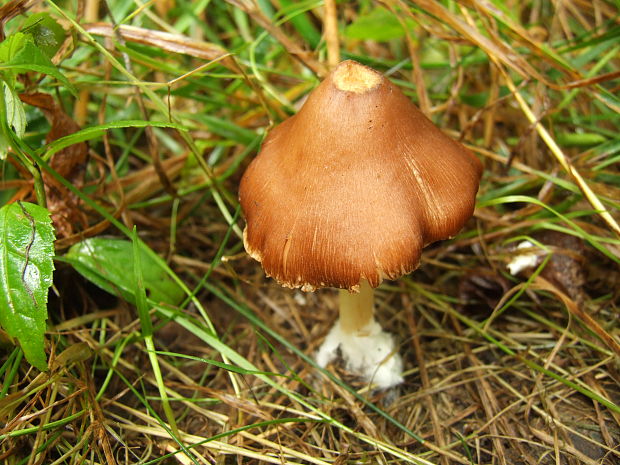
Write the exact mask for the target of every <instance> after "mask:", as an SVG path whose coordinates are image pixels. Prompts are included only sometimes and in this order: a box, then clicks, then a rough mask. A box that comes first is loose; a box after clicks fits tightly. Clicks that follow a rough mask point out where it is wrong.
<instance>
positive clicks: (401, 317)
mask: <svg viewBox="0 0 620 465" xmlns="http://www.w3.org/2000/svg"><path fill="white" fill-rule="evenodd" d="M13 6H14V7H15V9H14V10H8V9H4V10H1V11H2V12H3V14H6V15H7V16H6V18H4V19H3V25H4V32H5V34H6V35H10V34H11V33H12V32H14V31H16V30H18V29H19V28H20V25H21V24H22V22H23V18H24V17H27V16H29V15H31V14H33V13H36V12H47V13H49V14H50V15H51V16H52V17H53V18H55V19H56V20H57V21H58V22H59V23H60V24H61V25H62V26H63V27H64V28H65V30H66V31H67V32H68V34H67V38H66V40H65V42H64V44H63V47H62V48H61V49H60V51H59V52H58V53H57V54H56V55H55V57H54V62H55V63H56V64H57V65H58V68H59V70H60V71H62V73H63V74H64V76H65V77H66V79H67V80H68V82H70V84H71V85H72V86H74V87H75V89H76V91H77V93H72V92H71V90H70V89H69V88H67V86H66V85H64V84H63V83H62V82H59V81H58V80H56V79H53V78H51V77H42V76H41V75H39V74H37V73H36V72H34V71H33V72H31V73H29V74H28V75H26V77H24V79H23V80H21V81H20V82H19V83H18V85H19V86H21V87H20V90H23V91H30V90H34V89H36V90H38V91H40V92H46V93H48V94H51V95H53V96H54V98H55V99H56V101H57V102H58V103H59V104H60V105H61V106H62V108H63V109H64V111H65V112H66V113H67V114H69V115H71V117H72V118H73V119H74V120H75V121H76V122H78V123H79V124H80V126H81V127H82V128H83V131H82V132H79V133H78V135H73V136H69V137H70V138H69V139H68V140H69V142H77V141H78V140H87V141H88V143H89V158H88V161H87V162H86V163H85V164H84V166H83V170H84V173H85V177H84V184H83V186H79V185H76V184H75V183H72V182H71V180H67V179H63V178H62V176H58V175H57V173H56V174H54V173H53V172H52V171H53V170H54V168H53V163H52V162H51V160H54V155H51V154H52V152H54V151H56V150H59V149H60V148H61V145H62V143H63V142H62V141H51V142H49V143H48V144H47V145H46V142H45V137H46V134H47V132H49V128H50V125H49V123H48V122H46V120H45V119H44V118H43V115H42V113H41V112H40V110H38V109H36V108H34V107H27V115H26V116H27V119H28V127H27V132H26V133H25V134H24V136H23V143H24V147H25V148H28V147H29V148H31V149H32V153H31V154H30V158H28V160H29V162H30V163H32V164H33V166H38V168H39V169H40V170H41V171H43V173H45V175H44V177H45V176H49V177H50V178H52V177H53V178H54V179H56V180H57V181H58V183H61V184H62V185H63V186H64V188H66V189H67V191H68V192H71V193H72V195H74V196H75V198H76V199H79V200H78V201H76V202H77V203H76V205H78V207H77V208H79V211H80V214H81V215H83V216H84V218H85V224H83V225H79V227H78V228H77V229H76V231H75V232H74V233H73V234H68V235H65V236H61V237H59V238H58V240H57V242H56V251H57V261H56V271H55V288H54V292H53V293H52V295H51V296H50V305H49V313H50V319H49V331H48V335H47V336H48V337H47V347H46V351H47V354H48V356H49V367H50V368H49V370H48V371H47V372H39V371H38V370H36V369H34V368H31V367H30V366H29V364H28V363H26V362H25V361H24V359H23V356H22V353H21V350H20V349H19V348H16V347H15V346H14V343H13V341H11V340H10V339H9V338H8V337H6V336H5V334H4V333H0V340H1V341H2V348H3V351H2V353H1V360H0V361H1V363H2V364H1V365H0V379H2V383H1V389H0V418H1V424H2V429H0V458H1V460H2V463H7V464H11V465H14V464H15V465H17V464H36V463H51V464H64V463H67V464H68V463H110V464H114V463H142V464H151V463H152V464H155V463H176V462H180V463H183V464H185V463H195V464H202V463H229V462H230V463H233V462H236V463H314V464H327V463H330V464H331V463H418V464H435V463H439V464H453V463H461V464H472V463H475V464H486V463H499V464H519V463H524V464H547V463H548V464H552V463H575V464H576V463H583V464H594V463H600V464H605V463H607V464H613V463H617V462H618V461H620V453H619V452H618V446H619V444H620V407H619V406H618V405H620V388H619V386H620V373H619V371H618V370H619V368H620V367H619V365H618V356H619V355H620V353H619V352H618V347H619V346H618V344H619V343H618V338H619V337H620V326H619V324H618V321H619V319H618V297H619V295H618V286H617V283H618V282H619V279H620V274H619V272H618V261H619V258H618V257H619V256H620V254H619V250H620V240H619V235H618V233H619V229H618V218H619V215H618V207H619V200H618V199H619V198H620V195H619V194H620V190H619V188H618V185H619V181H620V173H619V172H618V163H617V162H618V154H619V148H620V141H619V139H618V134H617V130H616V128H617V126H618V123H619V119H620V116H619V115H620V112H619V111H618V109H619V108H620V101H619V100H618V98H617V96H616V95H617V90H618V81H617V79H618V75H619V74H618V73H619V71H618V59H617V56H618V43H617V40H616V39H617V31H618V13H617V9H616V8H615V7H614V5H613V4H612V3H611V2H606V1H596V2H592V3H589V4H587V5H586V4H584V3H581V2H578V1H568V2H563V3H561V4H557V5H556V4H550V3H545V2H535V1H529V2H514V3H513V4H508V5H507V4H506V3H505V2H501V1H492V2H482V1H478V0H473V1H471V2H466V3H457V2H452V1H446V2H431V1H427V0H417V1H415V2H406V1H400V0H395V1H389V2H384V3H375V2H370V1H363V2H358V3H342V2H341V3H338V4H336V5H335V7H336V8H335V10H334V9H333V6H334V5H333V2H326V5H325V6H326V8H323V4H322V3H321V2H316V1H307V2H290V1H283V0H281V1H280V2H268V1H263V0H258V1H256V2H254V1H243V2H237V1H230V2H222V1H214V2H187V1H180V0H177V1H162V2H153V3H145V4H142V3H141V2H138V3H132V2H126V1H116V0H115V1H108V2H102V3H99V2H97V1H94V0H86V1H85V2H82V3H80V8H78V9H74V8H73V6H72V5H71V4H67V5H64V4H62V5H61V4H60V3H59V4H57V3H55V2H52V1H47V2H44V3H39V4H37V5H32V4H31V3H29V2H17V4H15V5H13ZM9 13H10V14H9ZM334 14H335V15H336V16H333V15H334ZM5 19H6V20H5ZM326 23H327V24H331V25H335V26H336V27H335V28H334V27H333V26H330V27H328V28H327V32H326V34H325V35H324V36H322V33H323V30H324V28H325V24H326ZM326 39H327V40H326ZM334 44H336V45H334ZM337 54H340V56H341V57H342V58H353V59H356V60H359V61H361V62H363V63H365V64H368V65H370V66H373V67H375V68H377V69H379V70H380V71H382V72H384V73H385V74H386V75H387V76H389V77H390V78H391V79H392V80H393V81H394V82H396V83H397V84H398V85H399V86H401V88H403V90H404V91H405V92H406V93H407V94H408V95H409V96H410V97H411V98H412V100H414V101H415V102H416V103H418V104H419V106H420V108H421V109H422V110H423V111H424V112H425V113H426V114H427V115H428V116H429V117H430V118H431V119H433V120H434V121H435V122H436V123H437V124H439V125H440V126H441V127H442V128H444V129H445V130H446V131H447V132H449V133H450V134H451V135H453V136H454V137H455V138H459V139H460V140H461V141H462V142H463V143H465V144H466V145H468V146H469V147H470V148H471V149H472V150H473V151H474V152H475V153H476V154H477V155H478V156H479V157H480V158H481V159H482V160H483V162H484V164H485V175H484V179H483V182H482V185H481V190H480V194H479V200H478V206H477V209H476V213H475V216H474V218H473V219H472V220H471V221H470V223H469V224H468V225H467V227H466V228H465V229H464V230H463V231H462V233H461V234H460V235H459V236H458V237H457V238H454V239H453V240H451V241H446V242H442V243H439V244H435V245H433V246H431V247H430V248H429V249H428V250H427V251H426V252H425V254H424V258H423V263H422V266H421V267H420V269H419V270H417V271H416V272H415V273H413V274H412V275H410V276H408V277H406V278H403V279H401V280H399V281H398V282H389V283H385V284H384V285H382V286H381V287H380V288H379V290H378V292H377V294H378V300H379V304H378V314H379V318H380V319H381V320H382V324H383V325H384V326H386V327H389V330H390V331H391V332H392V333H394V334H396V335H398V337H399V340H400V350H399V351H400V353H401V354H402V355H403V358H404V361H405V365H406V367H408V369H407V371H406V373H405V377H406V378H405V383H404V384H403V385H402V386H401V387H400V388H399V389H398V391H393V392H375V391H373V390H372V389H370V388H369V387H368V386H366V385H364V384H362V383H360V382H359V380H356V379H355V378H352V377H350V376H349V375H348V374H347V373H346V372H345V370H344V369H343V367H340V366H332V367H330V368H329V370H328V371H325V370H320V369H318V368H317V367H316V366H315V364H314V362H313V360H312V356H313V354H314V352H315V351H316V349H317V347H318V345H319V343H320V342H321V341H322V338H323V337H324V336H325V335H326V333H327V330H328V329H329V327H331V325H332V323H333V320H334V319H335V318H336V314H337V311H336V307H337V306H336V303H335V295H332V292H331V291H329V290H324V291H318V292H317V293H315V294H303V293H300V292H291V291H289V290H285V289H281V288H280V287H278V286H277V285H276V284H275V283H273V282H271V281H270V280H268V279H266V278H265V277H264V275H263V273H262V271H261V269H260V267H259V265H258V264H256V263H254V262H253V261H251V260H250V259H249V258H248V257H247V256H246V255H245V254H244V253H243V245H242V241H241V230H242V228H243V220H242V218H241V215H240V212H239V207H238V202H237V198H236V192H237V185H238V181H239V178H240V176H241V174H242V172H243V170H244V168H245V166H246V165H247V163H248V162H249V160H250V159H251V158H252V157H253V156H254V155H255V154H256V151H257V150H258V147H259V144H260V141H261V138H262V136H263V135H264V133H265V131H267V130H269V129H270V127H272V125H274V124H277V123H278V122H280V121H282V120H283V119H284V118H286V117H287V116H288V115H290V114H292V113H293V112H294V111H295V108H297V107H298V106H299V105H300V102H301V101H302V100H303V97H304V96H305V95H306V94H307V93H308V92H309V91H310V90H311V89H312V88H313V86H315V85H316V83H317V82H318V81H319V79H320V77H321V76H322V75H324V73H325V72H326V71H327V70H328V63H329V61H330V60H331V61H332V62H333V61H334V56H336V55H337ZM76 95H77V96H76ZM65 142H67V139H65ZM54 144H56V145H54ZM40 147H43V149H42V151H37V149H38V148H40ZM46 153H47V154H48V155H47V156H46V155H45V154H46ZM21 161H23V160H21ZM21 161H20V162H21ZM20 162H17V161H16V159H15V157H14V156H12V155H11V153H9V158H8V159H7V160H5V161H0V164H2V173H3V175H2V178H1V179H0V189H2V191H0V199H1V202H2V203H5V202H8V201H9V200H10V199H12V198H13V199H14V198H16V197H19V198H21V199H23V200H28V199H30V200H33V199H34V198H35V194H34V193H33V188H32V175H31V174H30V173H31V171H29V170H27V169H24V167H23V166H21V165H20ZM134 228H135V231H136V233H135V234H134V233H133V231H134ZM91 237H97V238H100V239H102V240H103V241H107V240H108V239H110V238H111V237H112V238H114V239H116V240H118V239H123V240H125V241H131V242H132V244H133V245H132V248H130V249H128V250H131V251H132V253H130V254H127V257H126V261H123V262H122V263H123V265H126V266H127V267H129V268H128V269H126V274H125V275H124V277H125V278H126V279H123V275H122V274H121V275H120V277H118V278H111V277H110V276H111V275H110V269H111V265H112V264H113V263H111V262H110V259H109V256H108V255H106V254H105V253H104V252H102V253H101V254H100V255H98V254H93V257H91V258H92V261H91V262H89V263H90V265H88V266H86V265H85V264H84V263H82V268H81V274H79V273H78V272H77V271H76V269H78V270H79V269H80V267H79V263H78V262H76V260H77V259H76V258H75V255H73V256H72V255H71V252H70V250H73V252H74V253H75V250H76V249H70V247H71V246H74V244H84V241H85V240H86V239H87V238H91ZM526 239H527V240H529V241H530V242H531V243H532V244H533V245H532V247H531V248H530V249H527V250H528V252H530V253H534V254H537V255H538V256H539V258H540V259H539V260H538V262H537V263H536V265H535V266H534V267H533V268H532V269H529V270H525V271H523V272H521V273H520V274H518V275H517V276H513V275H511V274H510V273H509V272H508V270H507V268H506V265H507V263H509V261H510V260H511V259H512V258H513V257H514V256H515V255H517V254H519V253H522V251H523V249H521V251H518V250H517V249H516V245H517V244H518V243H520V242H522V241H523V240H526ZM145 263H148V264H149V265H148V266H145V265H144V264H145ZM152 269H156V270H158V273H159V274H156V275H155V276H156V277H155V278H153V277H151V276H152V275H151V274H150V271H151V270H152ZM106 273H107V274H106ZM98 279H99V281H97V280H98ZM93 282H96V283H97V284H98V285H94V284H93ZM153 282H156V283H159V285H160V287H163V286H165V287H166V289H167V290H168V291H169V292H167V293H166V294H165V296H164V297H162V296H161V295H154V294H153V292H152V289H151V288H150V287H149V286H150V284H151V283H153ZM101 287H103V288H104V289H105V291H104V290H102V289H101ZM170 296H179V297H178V298H177V297H170Z"/></svg>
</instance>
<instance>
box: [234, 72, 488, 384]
mask: <svg viewBox="0 0 620 465" xmlns="http://www.w3.org/2000/svg"><path fill="white" fill-rule="evenodd" d="M481 173H482V166H481V164H480V162H479V160H478V159H477V158H476V157H475V156H474V155H473V154H472V153H471V152H470V151H469V150H468V149H466V148H465V147H463V146H462V145H461V144H460V143H458V142H456V141H454V140H453V139H451V138H450V137H448V136H446V135H445V134H444V133H443V132H442V131H441V130H439V129H438V128H437V127H436V126H435V125H434V124H433V123H432V122H431V121H430V120H429V119H428V118H426V116H424V115H423V114H422V112H420V110H418V109H417V108H416V106H415V105H414V104H413V103H412V102H411V101H410V100H409V99H408V98H407V97H406V96H405V95H404V94H403V93H402V92H401V90H400V89H399V88H398V87H397V86H396V85H394V84H392V83H391V82H390V81H389V80H388V79H386V78H385V77H384V76H383V75H381V74H380V73H378V72H377V71H375V70H373V69H371V68H369V67H366V66H364V65H361V64H359V63H357V62H355V61H351V60H347V61H344V62H342V63H340V64H339V65H338V66H337V67H336V68H335V69H334V70H333V71H332V72H331V73H330V74H329V75H328V76H327V77H326V79H325V80H324V81H323V82H322V83H321V84H320V85H319V86H318V87H317V88H316V89H315V90H314V91H313V92H312V93H311V94H310V95H309V97H308V99H307V101H306V102H305V104H304V105H303V107H302V108H301V109H300V110H299V112H298V113H297V114H296V115H294V116H291V117H290V118H288V119H287V120H285V121H284V122H282V123H281V124H280V125H279V126H277V127H276V128H275V129H273V130H272V131H271V132H270V133H269V135H268V136H267V137H266V139H265V141H264V143H263V145H262V147H261V150H260V153H259V154H258V155H257V157H256V158H255V159H254V160H253V161H252V163H250V165H249V166H248V168H247V170H246V172H245V173H244V175H243V178H242V179H241V185H240V189H239V199H240V202H241V207H242V209H243V212H244V214H245V218H246V223H247V225H246V228H245V230H244V245H245V248H246V250H247V252H248V253H249V255H250V256H252V257H253V258H254V259H256V260H258V261H259V262H261V264H262V267H263V269H264V270H265V273H266V274H267V275H268V276H271V277H273V278H275V279H276V280H277V281H278V282H279V283H280V284H281V285H283V286H286V287H290V288H301V289H302V290H304V291H314V290H315V289H317V288H321V287H335V288H340V289H341V291H340V318H339V320H338V322H337V323H336V325H335V327H334V328H333V329H332V330H331V332H330V334H329V335H328V336H327V338H326V340H325V342H324V344H323V346H322V347H321V348H320V349H319V351H318V354H317V362H318V363H319V365H321V366H325V365H327V363H329V362H330V361H331V360H332V359H333V358H334V356H335V354H336V353H337V349H338V348H340V352H341V354H342V356H343V358H344V359H345V361H346V362H347V367H348V369H350V370H352V371H354V372H357V373H358V374H360V375H362V376H363V377H364V378H365V379H366V380H368V381H370V380H372V381H373V383H374V384H375V385H376V386H377V387H379V388H387V387H390V386H393V385H395V384H398V383H400V382H401V381H402V376H401V369H402V368H401V367H402V363H401V361H400V357H399V356H398V354H396V353H395V350H394V342H393V339H392V337H391V336H390V335H389V334H387V333H385V332H383V331H382V330H381V327H380V326H379V325H378V323H376V322H375V320H374V316H373V315H374V307H373V288H375V287H377V286H378V285H379V284H380V283H381V281H382V280H383V279H385V278H387V279H397V278H398V277H400V276H402V275H403V274H406V273H410V272H411V271H413V270H414V269H416V268H417V267H418V264H419V260H420V254H421V251H422V248H423V247H424V246H425V245H427V244H430V243H431V242H435V241H437V240H441V239H446V238H449V237H452V236H454V235H455V234H457V232H458V231H459V230H460V229H461V228H462V227H463V225H464V223H465V222H466V221H467V219H468V218H470V217H471V215H472V214H473V210H474V200H475V196H476V192H477V190H478V185H479V182H480V176H481Z"/></svg>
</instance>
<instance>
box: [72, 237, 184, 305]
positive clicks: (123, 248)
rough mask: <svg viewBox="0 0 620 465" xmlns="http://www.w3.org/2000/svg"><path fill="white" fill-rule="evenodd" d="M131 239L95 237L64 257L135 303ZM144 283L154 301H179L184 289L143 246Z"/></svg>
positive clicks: (89, 275)
mask: <svg viewBox="0 0 620 465" xmlns="http://www.w3.org/2000/svg"><path fill="white" fill-rule="evenodd" d="M133 257H134V255H133V245H132V242H131V241H126V240H123V239H112V238H105V237H94V238H91V239H86V240H84V241H82V242H79V243H77V244H75V245H73V246H72V247H71V248H70V249H69V252H68V253H67V254H66V255H65V256H64V257H63V261H66V262H68V263H70V264H71V265H73V267H74V268H75V269H76V270H77V271H78V272H79V273H80V274H81V275H82V276H84V277H85V278H86V279H88V280H89V281H91V282H92V283H94V284H96V285H97V286H99V287H100V288H102V289H103V290H105V291H107V292H109V293H110V294H114V295H118V296H120V297H122V298H124V299H125V300H127V301H128V302H131V303H133V304H135V303H136V289H135V286H134V279H133V273H134V259H133ZM140 264H141V266H142V279H143V284H144V287H145V289H146V291H147V292H148V295H149V298H150V299H151V300H153V301H155V302H164V303H167V304H171V305H175V304H178V303H179V302H180V301H181V299H182V298H183V290H182V289H181V288H180V287H179V286H178V284H176V283H175V282H174V281H172V280H171V279H170V277H169V276H168V275H167V274H166V272H165V270H163V269H162V268H161V267H159V266H158V264H157V263H156V262H155V260H154V259H153V258H152V257H151V256H150V255H149V254H148V253H147V252H146V251H145V250H144V249H142V248H141V249H140Z"/></svg>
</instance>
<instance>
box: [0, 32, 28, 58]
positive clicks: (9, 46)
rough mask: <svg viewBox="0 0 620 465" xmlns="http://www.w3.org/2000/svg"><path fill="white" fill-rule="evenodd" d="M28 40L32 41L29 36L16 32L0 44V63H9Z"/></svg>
mask: <svg viewBox="0 0 620 465" xmlns="http://www.w3.org/2000/svg"><path fill="white" fill-rule="evenodd" d="M28 40H32V39H31V37H30V36H28V35H26V34H23V33H21V32H16V33H15V34H12V35H10V36H9V37H7V38H6V39H4V40H3V41H2V42H0V63H8V62H9V61H11V60H12V59H13V58H14V57H15V55H17V54H18V53H19V52H20V51H21V50H22V49H23V48H24V46H25V45H26V42H28Z"/></svg>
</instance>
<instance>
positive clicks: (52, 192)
mask: <svg viewBox="0 0 620 465" xmlns="http://www.w3.org/2000/svg"><path fill="white" fill-rule="evenodd" d="M19 97H20V99H21V100H22V102H24V103H27V104H29V105H32V106H34V107H37V108H39V109H40V110H41V111H42V112H43V114H44V115H45V117H46V118H47V120H48V121H49V123H50V125H51V129H50V131H49V133H48V134H47V136H46V138H45V141H46V142H47V143H48V144H49V143H50V142H53V141H55V140H57V139H60V138H61V137H65V136H68V135H70V134H73V133H75V132H77V131H79V130H80V127H79V126H78V124H77V123H76V122H75V121H73V119H72V118H71V117H70V116H69V115H68V114H66V113H65V112H64V111H63V109H62V108H60V106H59V105H57V104H56V102H55V101H54V98H53V97H52V96H51V95H49V94H44V93H41V92H35V93H32V94H21V95H20V96H19ZM87 156H88V145H87V144H86V143H85V142H79V143H77V144H73V145H70V146H69V147H66V148H64V149H62V150H60V151H58V152H57V153H55V154H54V157H53V158H52V160H51V161H50V166H51V167H52V168H53V169H54V171H56V172H57V173H58V174H60V175H61V176H62V177H63V178H65V179H66V180H67V181H69V182H70V183H71V184H73V185H74V186H75V187H77V188H78V189H80V188H81V187H82V186H83V185H84V170H85V166H86V158H87ZM43 182H44V184H45V192H46V196H47V207H48V209H49V210H50V212H51V213H52V221H53V222H54V227H55V228H56V233H57V236H58V237H68V236H71V235H73V233H74V230H75V226H76V224H81V225H82V226H85V224H86V219H85V218H84V214H83V213H82V211H81V210H80V209H79V207H78V205H79V200H78V198H77V196H76V195H75V194H73V193H72V192H71V191H69V190H68V189H66V188H65V187H64V186H63V185H62V184H61V183H60V182H58V181H57V180H56V179H55V178H54V177H53V176H51V175H50V174H49V173H43Z"/></svg>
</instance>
